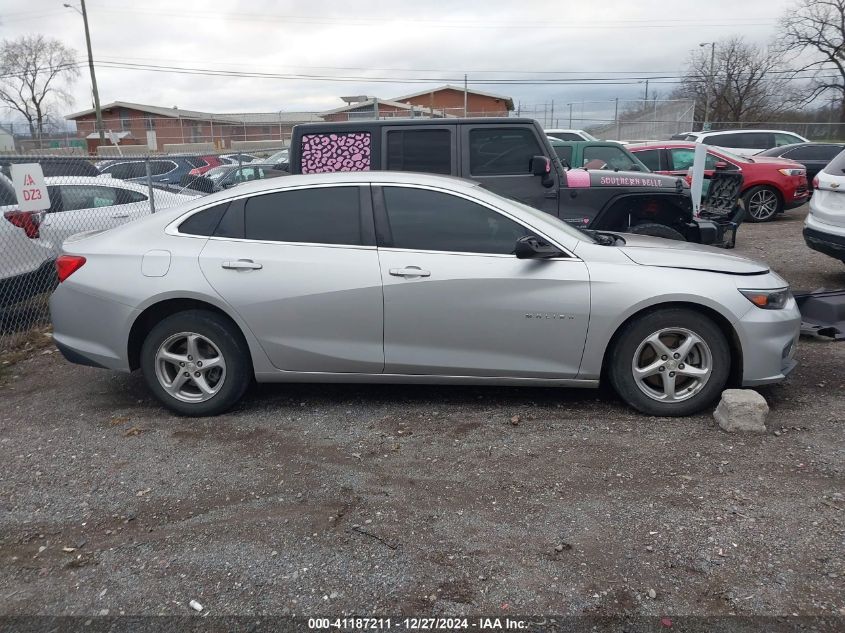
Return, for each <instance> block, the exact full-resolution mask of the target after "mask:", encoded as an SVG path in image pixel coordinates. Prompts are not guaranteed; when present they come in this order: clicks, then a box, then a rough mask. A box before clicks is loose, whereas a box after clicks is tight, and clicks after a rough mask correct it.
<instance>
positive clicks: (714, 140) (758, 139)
mask: <svg viewBox="0 0 845 633" xmlns="http://www.w3.org/2000/svg"><path fill="white" fill-rule="evenodd" d="M790 142H792V143H794V142H795V141H790ZM704 143H705V144H706V145H719V146H721V147H738V148H740V149H769V148H770V147H772V146H773V145H774V137H773V136H772V134H770V133H768V132H730V133H727V134H713V135H711V136H707V137H705V138H704Z"/></svg>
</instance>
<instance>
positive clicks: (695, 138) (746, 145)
mask: <svg viewBox="0 0 845 633" xmlns="http://www.w3.org/2000/svg"><path fill="white" fill-rule="evenodd" d="M677 136H678V135H677V134H676V135H674V136H672V139H673V140H675V139H676V137H677ZM680 140H684V141H692V142H693V143H704V144H705V145H716V146H718V147H721V148H722V149H726V150H728V151H729V152H731V153H732V154H736V155H737V156H753V155H754V154H758V153H760V152H762V151H763V150H766V149H771V148H772V147H779V146H781V145H793V144H795V143H807V142H808V141H807V139H805V138H804V137H803V136H800V135H798V134H795V133H794V132H785V131H783V130H718V131H715V132H689V133H687V134H685V135H684V137H683V138H682V139H680Z"/></svg>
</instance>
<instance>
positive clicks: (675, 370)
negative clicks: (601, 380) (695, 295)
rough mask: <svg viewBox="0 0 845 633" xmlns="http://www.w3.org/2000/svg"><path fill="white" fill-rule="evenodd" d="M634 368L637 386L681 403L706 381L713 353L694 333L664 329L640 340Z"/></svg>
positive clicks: (653, 395)
mask: <svg viewBox="0 0 845 633" xmlns="http://www.w3.org/2000/svg"><path fill="white" fill-rule="evenodd" d="M631 371H632V372H633V375H634V382H636V384H637V387H639V389H640V390H641V391H642V392H643V393H644V394H645V395H647V396H648V397H649V398H651V399H652V400H657V401H659V402H682V401H684V400H688V399H689V398H692V397H693V396H695V395H696V394H697V393H699V392H700V391H701V390H702V389H703V388H704V385H706V384H707V381H708V380H709V379H710V375H711V374H712V372H713V355H712V354H711V352H710V347H708V345H707V343H706V342H705V341H704V340H703V339H702V338H701V337H700V336H698V335H697V334H696V333H695V332H693V331H691V330H687V329H685V328H677V327H672V328H664V329H662V330H658V331H657V332H654V333H652V334H651V335H649V336H648V337H646V338H645V340H643V342H642V343H640V345H639V347H637V351H636V352H635V353H634V358H633V361H632V363H631Z"/></svg>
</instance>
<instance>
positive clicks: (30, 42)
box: [0, 35, 79, 138]
mask: <svg viewBox="0 0 845 633" xmlns="http://www.w3.org/2000/svg"><path fill="white" fill-rule="evenodd" d="M77 77H79V69H78V67H77V61H76V51H74V50H73V49H72V48H68V47H67V46H65V45H64V44H62V43H61V42H60V41H59V40H55V39H50V38H46V37H44V36H43V35H26V36H23V37H20V38H18V39H16V40H4V41H3V43H2V44H0V102H2V103H3V104H5V106H6V107H7V108H9V109H10V110H13V111H15V112H18V113H19V114H21V115H22V116H23V117H24V119H26V121H27V123H28V124H29V132H30V134H31V135H32V138H41V135H42V134H43V133H44V127H45V125H46V123H47V122H48V121H49V119H50V117H51V115H53V114H54V112H53V110H54V109H55V107H56V106H57V105H59V104H70V103H72V101H73V99H72V97H71V95H70V93H69V92H68V87H69V83H70V82H72V81H73V80H74V79H76V78H77Z"/></svg>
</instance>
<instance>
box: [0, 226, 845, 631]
mask: <svg viewBox="0 0 845 633" xmlns="http://www.w3.org/2000/svg"><path fill="white" fill-rule="evenodd" d="M802 216H803V210H796V211H792V212H789V213H788V214H787V216H786V217H783V218H781V219H779V220H778V221H776V222H773V223H770V224H765V225H746V226H744V227H743V228H742V230H741V232H740V237H739V247H738V250H739V251H740V252H744V253H749V254H751V255H754V256H756V257H758V258H761V259H765V260H766V261H768V262H769V263H770V264H771V265H772V266H773V267H774V268H775V269H776V270H778V271H779V272H780V273H781V274H782V275H784V276H785V277H786V278H787V279H788V280H789V281H790V282H791V283H792V284H793V287H795V288H805V289H812V288H817V287H822V286H824V287H828V288H834V287H845V266H843V265H842V264H841V263H839V262H837V261H835V260H832V259H830V258H827V257H824V256H822V255H818V254H816V253H813V252H811V251H809V250H808V249H807V248H806V247H805V246H804V244H803V241H802V239H801V233H800V232H801V217H802ZM799 360H800V361H802V364H801V365H800V366H799V368H798V369H797V370H796V372H795V373H794V375H793V376H792V377H791V378H790V380H789V381H787V382H786V383H785V384H783V385H778V386H774V387H769V388H766V389H763V390H761V393H763V394H764V395H765V397H766V398H767V400H768V401H769V403H770V406H771V408H772V412H771V414H770V418H769V430H770V432H769V433H768V434H766V435H762V436H738V435H728V434H726V433H723V432H722V431H720V430H719V429H718V427H716V426H715V425H714V422H713V420H712V417H711V415H709V414H706V415H699V416H696V417H691V418H687V419H659V418H650V417H645V416H642V415H638V414H635V413H633V412H632V411H630V410H629V409H627V408H626V407H624V406H623V405H622V404H621V403H620V402H619V401H618V400H617V399H616V398H615V397H614V396H613V395H612V394H611V393H609V392H607V391H606V390H600V391H598V392H594V391H576V390H571V391H567V390H551V389H526V388H521V389H515V388H514V389H510V388H493V387H491V388H482V387H478V388H475V387H429V386H392V387H383V386H380V387H377V386H349V385H274V386H263V387H260V388H256V389H255V390H254V391H253V392H252V393H251V394H250V395H249V396H248V397H247V399H246V400H245V401H244V403H243V404H242V405H241V406H240V408H238V409H237V410H236V411H234V412H232V413H230V414H228V415H224V416H221V417H218V418H215V419H201V420H190V419H180V418H177V417H173V416H171V415H169V414H167V413H166V412H165V411H163V410H162V408H161V407H159V406H157V405H156V403H155V402H154V401H153V400H152V398H151V397H150V396H149V394H148V393H147V390H146V389H145V387H144V384H143V380H142V378H141V376H140V375H137V374H135V375H129V376H127V375H121V374H115V373H109V372H104V371H100V370H95V369H89V368H84V367H76V366H71V365H69V364H67V363H66V362H65V361H64V360H63V359H62V358H61V357H60V355H59V354H58V353H55V352H54V351H51V350H50V349H47V350H45V351H43V352H38V353H36V355H35V356H33V357H31V358H29V359H26V360H23V361H21V362H19V363H17V364H15V365H12V366H11V367H9V368H6V370H5V372H4V378H3V380H2V386H0V449H1V450H0V455H2V461H3V467H2V469H0V614H5V615H20V614H50V615H53V614H63V615H71V614H77V615H79V614H82V615H92V614H105V613H109V614H110V615H118V614H123V613H126V614H186V613H190V610H189V607H188V601H189V600H191V599H195V600H198V601H199V602H200V603H202V605H203V606H204V607H205V609H206V610H207V611H208V612H210V613H212V614H216V615H224V614H240V615H243V614H286V613H297V614H303V613H304V614H317V613H321V614H333V615H340V614H341V613H344V612H354V613H359V614H383V615H389V614H393V615H397V614H427V615H433V614H469V613H498V614H507V613H522V614H525V613H562V614H581V615H619V614H632V615H663V614H676V615H677V614H697V615H727V614H739V615H760V614H765V615H776V614H800V615H845V591H843V589H845V583H843V578H845V547H843V545H844V544H845V543H843V533H845V529H843V525H845V520H844V519H845V499H843V493H844V492H845V485H843V484H845V478H843V463H844V462H843V457H845V417H843V416H845V413H843V412H845V392H843V389H842V388H843V386H844V385H845V362H843V361H845V345H843V344H839V343H830V342H824V341H818V340H811V339H802V341H801V345H800V348H799Z"/></svg>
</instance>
